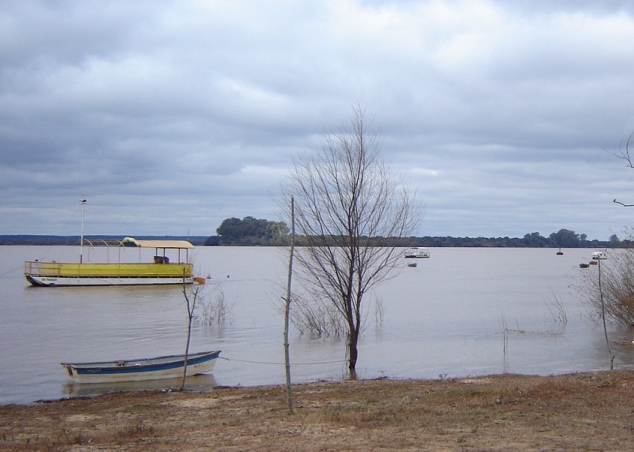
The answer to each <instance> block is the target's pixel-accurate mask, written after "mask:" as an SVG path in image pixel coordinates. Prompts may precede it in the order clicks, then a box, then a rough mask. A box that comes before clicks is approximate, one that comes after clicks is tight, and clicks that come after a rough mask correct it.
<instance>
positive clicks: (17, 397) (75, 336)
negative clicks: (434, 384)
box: [0, 246, 634, 404]
mask: <svg viewBox="0 0 634 452" xmlns="http://www.w3.org/2000/svg"><path fill="white" fill-rule="evenodd" d="M75 251H76V250H75V249H72V248H70V247H11V246H6V247H0V275H2V276H1V279H0V284H1V287H2V297H1V298H0V341H1V343H2V347H1V348H0V362H2V364H3V365H2V367H1V368H0V403H5V404H6V403H29V402H32V401H34V400H50V399H55V398H59V397H67V396H77V395H92V394H95V393H99V392H100V391H105V392H108V391H112V390H136V389H166V388H170V387H179V386H180V382H167V381H160V380H159V381H156V382H149V383H148V382H143V383H130V385H128V384H121V385H122V386H119V385H117V386H116V387H113V386H112V385H109V386H108V387H100V386H99V385H97V386H96V385H76V384H75V385H73V384H69V383H67V381H66V378H65V375H64V372H63V369H62V368H61V367H60V365H59V363H60V362H82V361H106V360H114V359H132V358H138V357H144V356H146V357H149V356H161V355H171V354H181V353H182V352H183V350H184V346H185V340H186V332H187V310H186V307H185V302H184V299H183V296H182V293H181V291H180V287H110V288H109V287H92V288H61V287H59V288H32V287H30V286H29V285H28V284H27V282H26V281H25V280H24V277H23V275H22V262H23V261H24V260H29V259H43V258H44V257H45V256H46V257H47V258H48V259H58V255H60V254H66V255H72V253H73V252H75ZM555 251H556V250H552V249H490V248H434V249H432V250H431V258H430V259H420V260H418V262H417V266H416V267H407V266H406V262H405V260H404V261H403V264H402V269H401V272H400V274H399V275H398V276H397V277H395V278H394V279H391V280H389V281H387V282H385V283H384V284H383V285H381V286H379V288H378V289H377V291H376V292H375V293H374V294H372V295H371V296H369V297H368V298H367V303H366V313H367V325H366V328H365V330H364V333H363V336H362V338H361V341H360V344H359V351H360V355H359V362H358V367H357V375H358V376H359V377H360V378H376V377H390V378H438V377H439V376H449V377H457V376H465V375H483V374H494V373H502V372H512V373H523V374H541V375H549V374H557V373H566V372H575V371H585V370H595V369H606V368H609V363H610V359H609V356H608V353H607V347H606V344H605V339H604V336H603V330H602V328H601V326H600V325H599V324H597V323H595V322H592V321H590V320H589V319H588V317H587V315H586V308H585V306H584V304H583V303H582V301H580V300H579V299H578V297H577V295H576V293H575V292H574V291H573V290H571V289H570V286H571V285H574V279H575V278H576V277H578V276H579V275H580V274H581V272H593V271H596V269H593V268H589V269H579V263H580V262H587V261H589V259H590V254H591V252H592V251H593V250H590V249H588V250H564V255H563V256H557V255H556V254H555ZM287 258H288V254H287V251H286V250H283V249H276V248H262V247H257V248H248V247H245V248H242V247H228V248H226V247H201V248H198V249H196V250H195V252H194V255H193V262H194V267H195V269H196V271H197V273H198V274H201V275H205V276H206V275H208V274H209V275H210V276H211V279H210V280H209V283H208V284H207V285H206V286H205V287H206V288H205V291H206V297H207V301H208V302H209V301H211V300H215V299H217V297H222V298H223V300H224V302H225V305H226V306H227V309H228V317H227V320H226V321H225V323H224V324H223V325H220V326H219V325H216V324H213V323H212V324H211V325H205V324H202V322H197V323H196V324H195V326H194V330H193V332H192V344H191V348H190V350H191V351H192V352H193V351H199V350H208V349H219V350H222V355H221V356H222V357H223V358H224V359H221V360H218V362H217V363H216V366H215V368H214V372H213V374H210V375H208V376H204V377H195V378H196V379H197V380H196V381H193V380H192V381H190V383H189V384H188V387H191V388H197V387H198V388H200V389H202V390H207V389H208V388H210V387H212V386H215V385H223V386H237V385H242V386H253V385H263V384H283V383H284V378H285V369H284V364H283V363H284V348H283V318H282V314H281V311H280V309H279V308H280V304H281V299H282V298H281V297H283V296H284V295H285V287H286V262H287ZM59 259H61V257H59ZM296 289H297V290H298V289H299V288H298V287H296ZM553 297H556V298H558V299H559V300H560V302H561V306H562V308H563V309H564V310H565V313H566V317H567V322H560V321H559V322H558V321H556V320H555V319H554V318H553V315H552V314H551V313H550V311H549V306H548V304H549V302H550V301H552V299H553ZM377 301H378V302H380V304H381V306H382V312H383V315H382V316H375V312H374V310H373V308H372V307H371V306H372V305H373V303H374V302H377ZM291 309H292V306H291ZM378 318H381V319H382V322H378V324H377V322H376V319H378ZM290 339H291V343H290V352H291V364H292V365H291V373H292V379H293V381H294V382H297V383H299V382H306V381H314V380H338V379H341V378H344V377H345V375H346V362H345V344H344V341H342V340H338V339H324V338H322V339H313V338H310V337H308V336H307V335H301V334H299V333H298V332H297V331H291V335H290ZM610 340H611V341H612V343H613V345H614V346H613V347H612V349H613V352H614V353H615V354H616V360H615V366H616V367H617V368H631V367H634V353H632V352H633V351H634V345H632V344H631V341H632V340H634V334H633V333H632V332H631V331H629V330H627V329H621V328H614V327H613V328H611V330H610ZM190 385H192V386H190ZM84 386H85V387H84Z"/></svg>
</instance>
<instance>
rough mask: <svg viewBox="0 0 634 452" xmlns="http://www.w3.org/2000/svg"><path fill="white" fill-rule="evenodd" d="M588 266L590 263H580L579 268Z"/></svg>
mask: <svg viewBox="0 0 634 452" xmlns="http://www.w3.org/2000/svg"><path fill="white" fill-rule="evenodd" d="M588 267H590V264H585V263H581V264H579V268H588Z"/></svg>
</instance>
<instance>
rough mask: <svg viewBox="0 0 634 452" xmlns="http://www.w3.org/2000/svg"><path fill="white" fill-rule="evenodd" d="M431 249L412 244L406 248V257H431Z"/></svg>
mask: <svg viewBox="0 0 634 452" xmlns="http://www.w3.org/2000/svg"><path fill="white" fill-rule="evenodd" d="M429 256H430V254H429V249H427V248H422V247H419V246H412V247H410V248H408V249H406V250H405V258H408V259H409V258H419V257H429Z"/></svg>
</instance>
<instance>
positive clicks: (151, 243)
mask: <svg viewBox="0 0 634 452" xmlns="http://www.w3.org/2000/svg"><path fill="white" fill-rule="evenodd" d="M126 243H131V244H134V246H138V247H142V248H165V249H167V248H170V249H172V248H173V249H188V248H193V247H194V245H192V244H191V243H189V242H188V241H187V240H137V239H134V238H132V237H126V238H124V239H123V240H121V244H122V245H125V244H126Z"/></svg>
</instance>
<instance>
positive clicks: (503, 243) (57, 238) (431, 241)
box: [0, 229, 632, 248]
mask: <svg viewBox="0 0 634 452" xmlns="http://www.w3.org/2000/svg"><path fill="white" fill-rule="evenodd" d="M122 238H123V236H115V235H86V236H84V240H85V241H87V242H88V243H87V244H90V243H94V244H95V246H99V245H100V244H102V243H103V242H104V241H106V242H108V241H109V242H112V241H116V240H121V239H122ZM135 238H137V239H142V240H187V241H189V242H191V243H192V244H193V245H194V246H285V245H288V243H287V242H288V235H284V234H283V235H280V236H276V237H267V236H264V235H262V234H256V235H239V236H237V237H233V236H231V235H230V234H228V236H226V237H223V236H217V235H214V236H171V235H165V236H135ZM79 243H80V236H78V235H67V236H66V235H26V234H23V235H0V245H24V246H28V245H31V246H56V245H59V246H71V245H79ZM368 244H369V245H370V246H372V245H375V246H398V247H404V248H405V247H410V246H422V247H430V248H442V247H472V248H627V247H630V246H631V245H632V243H631V240H629V239H625V240H621V239H619V238H618V237H617V236H616V235H612V236H611V237H610V240H607V241H602V240H596V239H594V240H588V239H587V238H586V237H585V235H583V234H581V235H579V234H576V233H575V232H574V231H568V230H565V229H562V230H560V231H559V232H557V233H552V234H550V236H549V237H544V236H542V235H540V234H539V233H537V232H534V233H531V234H526V235H525V236H524V237H522V238H519V237H451V236H446V237H431V236H424V237H407V238H401V239H389V238H375V239H368ZM295 245H296V246H302V240H301V237H297V238H296V243H295Z"/></svg>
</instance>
